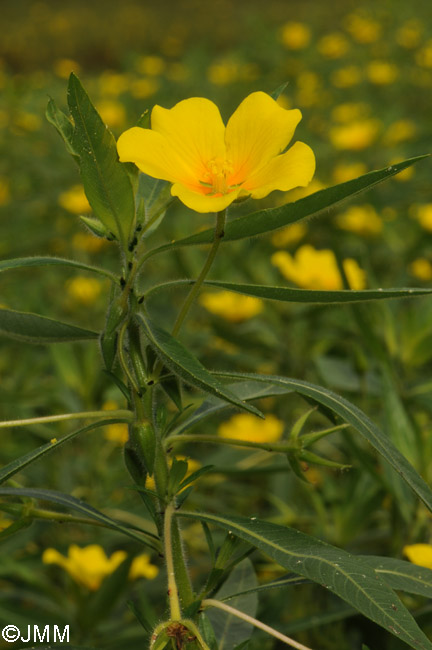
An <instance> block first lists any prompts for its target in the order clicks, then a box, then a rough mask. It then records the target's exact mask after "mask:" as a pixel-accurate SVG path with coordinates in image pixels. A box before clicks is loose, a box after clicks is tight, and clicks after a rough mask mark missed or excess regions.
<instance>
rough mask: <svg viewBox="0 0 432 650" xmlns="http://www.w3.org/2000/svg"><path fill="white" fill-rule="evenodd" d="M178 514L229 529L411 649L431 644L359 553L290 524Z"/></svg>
mask: <svg viewBox="0 0 432 650" xmlns="http://www.w3.org/2000/svg"><path fill="white" fill-rule="evenodd" d="M177 515H178V516H183V517H191V518H192V519H197V520H199V521H206V522H207V523H213V524H215V525H216V526H220V527H221V528H224V529H225V530H230V531H232V533H233V534H234V535H236V536H237V537H240V538H241V539H243V540H245V541H246V542H248V543H249V544H252V545H253V546H255V547H257V548H258V549H260V550H261V551H262V552H263V553H265V554H266V555H269V556H270V557H271V558H273V559H274V560H275V561H276V562H277V563H278V564H280V565H281V566H283V567H285V568H286V569H289V570H290V571H295V572H296V573H299V574H300V575H303V576H305V577H306V578H309V579H310V580H313V581H314V582H317V583H318V584H321V585H323V586H324V587H326V588H327V589H329V590H330V591H331V592H332V593H334V594H336V595H337V596H339V597H340V598H342V599H343V600H345V601H346V602H348V603H349V604H350V605H352V606H353V607H354V608H355V609H357V610H358V611H359V612H361V613H362V614H364V615H365V616H367V617H368V618H370V619H371V620H373V621H375V623H378V625H381V626H382V627H383V628H384V629H386V630H388V631H389V632H391V633H392V634H394V635H395V636H397V637H398V639H401V640H403V641H405V642H406V643H408V644H409V645H410V646H411V647H412V648H416V649H417V650H418V649H419V648H422V649H424V650H426V649H429V650H430V649H431V648H432V643H431V642H430V641H429V640H428V639H427V637H426V636H425V635H424V634H423V632H422V631H421V630H420V628H419V627H418V625H417V623H416V622H415V620H414V618H413V617H412V616H411V614H410V613H409V611H408V610H407V609H406V607H405V605H404V604H403V603H402V602H401V601H400V600H399V598H398V596H397V595H396V594H395V593H394V592H393V591H392V590H391V589H390V587H388V585H387V584H386V583H385V582H384V581H383V580H380V578H379V577H378V576H377V575H376V573H375V571H374V569H373V568H372V567H371V566H369V565H368V563H367V562H365V561H364V560H363V558H361V557H356V556H355V555H351V554H350V553H347V552H346V551H343V550H341V549H338V548H336V547H334V546H331V545H330V544H326V543H325V542H322V541H320V540H318V539H315V538H314V537H311V536H310V535H306V534H305V533H302V532H300V531H298V530H295V529H294V528H289V527H288V526H280V525H278V524H272V523H269V522H266V521H261V520H258V519H249V518H247V517H234V516H221V515H210V514H201V513H191V512H183V513H182V512H178V513H177Z"/></svg>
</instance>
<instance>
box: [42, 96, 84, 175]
mask: <svg viewBox="0 0 432 650" xmlns="http://www.w3.org/2000/svg"><path fill="white" fill-rule="evenodd" d="M45 115H46V118H47V120H48V122H50V123H51V124H52V125H53V126H54V128H55V129H56V130H57V132H58V133H59V135H60V136H61V137H62V138H63V141H64V143H65V145H66V149H67V151H68V153H70V154H71V156H73V157H74V158H75V160H76V161H77V162H78V161H79V156H78V154H77V152H76V151H75V149H74V146H73V144H72V142H73V133H74V126H73V124H72V122H71V121H70V119H69V118H68V116H67V115H65V114H64V113H63V111H61V110H60V109H59V108H57V105H56V103H55V101H54V100H53V99H50V100H49V102H48V106H47V109H46V113H45Z"/></svg>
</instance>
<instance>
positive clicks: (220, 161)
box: [200, 158, 234, 194]
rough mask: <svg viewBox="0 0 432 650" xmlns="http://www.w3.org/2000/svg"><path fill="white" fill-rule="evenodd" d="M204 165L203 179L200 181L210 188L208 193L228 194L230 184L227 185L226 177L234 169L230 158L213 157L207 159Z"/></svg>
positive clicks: (230, 187)
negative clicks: (205, 168)
mask: <svg viewBox="0 0 432 650" xmlns="http://www.w3.org/2000/svg"><path fill="white" fill-rule="evenodd" d="M206 167H207V171H206V173H205V174H204V180H202V181H200V183H201V185H204V186H205V187H209V188H211V191H210V192H209V194H228V193H229V192H230V190H231V189H232V186H231V185H228V182H227V178H228V177H229V176H231V174H232V173H233V171H234V168H233V165H232V162H231V160H226V159H225V158H213V159H212V160H209V162H208V163H207V165H206Z"/></svg>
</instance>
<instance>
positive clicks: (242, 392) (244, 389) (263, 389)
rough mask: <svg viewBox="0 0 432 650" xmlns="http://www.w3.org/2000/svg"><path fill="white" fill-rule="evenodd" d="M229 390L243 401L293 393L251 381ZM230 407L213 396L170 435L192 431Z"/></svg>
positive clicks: (229, 386)
mask: <svg viewBox="0 0 432 650" xmlns="http://www.w3.org/2000/svg"><path fill="white" fill-rule="evenodd" d="M227 388H228V389H229V390H230V391H231V392H232V393H234V395H237V397H238V398H239V399H241V400H251V399H261V398H263V397H275V396H276V395H286V393H291V392H292V391H291V389H290V388H281V387H280V386H274V385H272V384H269V385H268V386H263V385H258V386H257V382H250V381H241V382H236V383H234V384H228V386H227ZM228 407H229V404H227V403H226V401H225V400H223V399H219V397H214V396H213V395H211V396H210V397H208V398H207V399H206V400H205V401H204V402H203V403H202V404H201V406H199V407H198V408H197V409H196V411H194V412H193V413H192V414H191V415H190V416H189V417H187V418H186V419H185V420H183V421H182V422H181V423H180V424H179V425H177V426H176V427H175V428H174V429H172V430H170V432H169V435H170V436H171V435H177V434H179V433H181V432H182V431H185V430H187V429H190V428H191V427H193V426H194V425H195V424H196V423H197V422H200V421H201V420H203V419H204V418H207V417H209V415H212V414H213V413H217V412H218V411H221V410H222V409H225V408H228Z"/></svg>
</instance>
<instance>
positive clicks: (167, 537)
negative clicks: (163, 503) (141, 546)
mask: <svg viewBox="0 0 432 650" xmlns="http://www.w3.org/2000/svg"><path fill="white" fill-rule="evenodd" d="M173 514H174V504H173V503H170V504H168V506H167V507H166V510H165V519H164V549H165V561H166V567H167V575H168V598H169V604H170V613H171V620H173V621H180V619H181V608H180V600H179V594H178V589H177V582H176V576H175V570H174V557H173V544H172V523H173Z"/></svg>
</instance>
